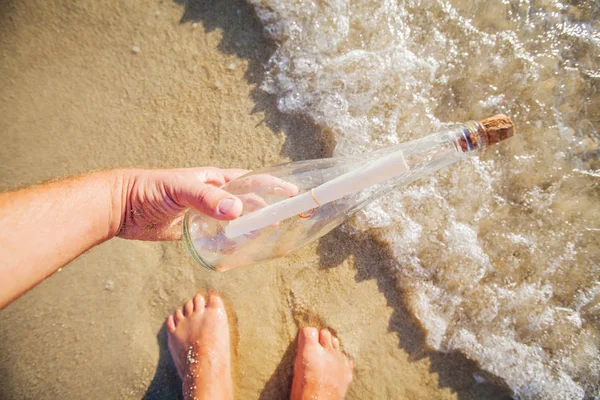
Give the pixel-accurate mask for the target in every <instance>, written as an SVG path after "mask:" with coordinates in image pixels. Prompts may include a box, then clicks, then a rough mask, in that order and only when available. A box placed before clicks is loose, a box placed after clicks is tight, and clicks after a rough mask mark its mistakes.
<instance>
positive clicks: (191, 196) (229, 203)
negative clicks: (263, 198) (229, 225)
mask: <svg viewBox="0 0 600 400" xmlns="http://www.w3.org/2000/svg"><path fill="white" fill-rule="evenodd" d="M176 191H177V196H176V198H177V199H178V200H179V202H180V203H181V204H182V205H185V206H187V207H191V208H194V209H196V210H198V211H200V212H201V213H203V214H206V215H208V216H209V217H213V218H215V219H219V220H225V221H228V220H232V219H235V218H237V217H239V216H240V214H241V213H242V208H243V206H242V201H241V200H240V199H238V198H237V197H235V196H234V195H232V194H231V193H229V192H226V191H224V190H223V189H219V188H218V187H216V186H212V185H207V184H205V183H198V181H196V182H195V184H194V185H193V186H190V185H187V184H185V183H182V186H180V187H178V188H177V189H176Z"/></svg>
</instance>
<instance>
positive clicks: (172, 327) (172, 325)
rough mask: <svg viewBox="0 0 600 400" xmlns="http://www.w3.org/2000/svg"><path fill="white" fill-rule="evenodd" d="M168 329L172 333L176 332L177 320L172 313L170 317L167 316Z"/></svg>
mask: <svg viewBox="0 0 600 400" xmlns="http://www.w3.org/2000/svg"><path fill="white" fill-rule="evenodd" d="M167 329H168V330H169V332H171V333H173V332H175V320H174V319H173V316H172V315H169V318H167Z"/></svg>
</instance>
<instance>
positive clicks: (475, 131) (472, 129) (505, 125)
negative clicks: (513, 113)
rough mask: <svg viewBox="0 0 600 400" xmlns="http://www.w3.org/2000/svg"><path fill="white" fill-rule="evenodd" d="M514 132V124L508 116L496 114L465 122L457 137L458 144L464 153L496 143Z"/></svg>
mask: <svg viewBox="0 0 600 400" xmlns="http://www.w3.org/2000/svg"><path fill="white" fill-rule="evenodd" d="M514 133H515V125H514V124H513V122H512V121H511V120H510V118H508V117H507V116H506V115H502V114H498V115H494V116H493V117H489V118H486V119H484V120H481V121H479V122H477V121H469V122H467V123H466V124H465V128H464V129H463V130H462V132H461V135H460V137H459V138H458V145H459V146H460V148H461V150H462V151H463V152H465V153H466V152H469V151H475V150H477V149H481V148H483V147H488V146H491V145H493V144H496V143H498V142H500V141H502V140H505V139H508V138H509V137H511V136H512V135H514Z"/></svg>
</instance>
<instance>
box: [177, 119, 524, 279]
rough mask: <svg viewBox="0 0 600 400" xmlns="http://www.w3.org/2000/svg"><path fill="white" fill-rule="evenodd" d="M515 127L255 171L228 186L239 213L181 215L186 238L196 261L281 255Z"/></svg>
mask: <svg viewBox="0 0 600 400" xmlns="http://www.w3.org/2000/svg"><path fill="white" fill-rule="evenodd" d="M513 133H514V125H513V123H512V121H511V120H510V119H509V118H508V117H506V116H504V115H497V116H494V117H490V118H487V119H485V120H483V121H479V122H478V121H469V122H466V123H464V124H460V125H458V126H456V127H455V128H453V129H449V130H446V131H443V132H439V133H436V134H432V135H429V136H425V137H423V138H421V139H418V140H414V141H410V142H406V143H403V144H400V145H397V146H392V147H388V148H384V149H382V150H379V151H375V152H372V153H368V154H360V155H354V156H348V157H337V158H329V159H320V160H309V161H297V162H290V163H286V164H281V165H276V166H272V167H268V168H264V169H260V170H256V171H252V172H250V173H248V174H246V175H244V176H241V177H239V178H237V179H235V180H233V181H231V182H229V183H227V184H225V185H224V186H223V187H222V189H224V190H226V191H228V192H230V193H232V194H234V195H236V196H237V197H239V198H240V199H241V200H242V203H243V205H244V206H243V211H242V214H241V216H240V217H239V218H237V219H236V220H233V221H217V220H215V219H212V218H210V217H208V216H206V215H204V214H201V213H200V212H198V211H196V210H192V209H190V210H188V211H187V213H186V215H185V217H184V220H183V241H184V243H185V246H186V248H187V249H188V251H189V252H190V253H191V254H192V256H193V257H194V259H195V260H196V261H198V262H199V263H200V264H202V265H203V266H205V267H207V268H209V269H211V270H216V271H226V270H229V269H232V268H236V267H240V266H244V265H250V264H254V263H257V262H260V261H265V260H269V259H273V258H276V257H282V256H285V255H286V254H289V253H290V252H292V251H294V250H296V249H297V248H299V247H301V246H304V245H306V244H308V243H310V242H312V241H314V240H316V239H318V238H320V237H321V236H323V235H325V234H326V233H327V232H329V231H331V230H332V229H333V228H335V227H336V226H338V225H340V224H341V223H342V222H344V221H345V220H346V219H348V218H349V217H350V216H352V215H353V214H355V213H356V212H357V211H359V210H360V209H362V208H363V207H365V206H366V205H367V204H368V203H370V202H372V201H374V200H375V199H377V198H378V197H380V196H381V195H383V194H384V193H386V192H388V191H390V190H392V189H394V188H397V187H400V186H404V185H407V184H409V183H411V182H413V181H415V180H417V179H419V178H421V177H423V176H426V175H429V174H431V173H432V172H434V171H436V170H438V169H440V168H444V167H447V166H449V165H451V164H454V163H456V162H458V161H460V160H462V159H463V158H465V157H466V156H467V155H468V154H469V153H471V152H473V151H476V150H478V149H481V148H485V147H488V146H490V145H492V144H495V143H497V142H499V141H502V140H504V139H507V138H509V137H511V136H512V135H513Z"/></svg>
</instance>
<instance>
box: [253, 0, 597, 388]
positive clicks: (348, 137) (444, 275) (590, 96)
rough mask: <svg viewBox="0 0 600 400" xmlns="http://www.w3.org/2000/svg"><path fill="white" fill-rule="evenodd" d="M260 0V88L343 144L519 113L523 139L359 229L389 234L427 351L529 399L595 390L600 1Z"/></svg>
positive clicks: (388, 201) (427, 185)
mask: <svg viewBox="0 0 600 400" xmlns="http://www.w3.org/2000/svg"><path fill="white" fill-rule="evenodd" d="M250 2H251V3H252V4H254V5H255V7H256V10H257V15H258V17H259V18H260V19H261V21H262V22H263V24H264V26H265V31H266V33H267V34H268V35H269V36H270V37H271V38H272V39H274V40H275V41H276V42H277V43H278V49H277V51H276V52H275V53H274V54H273V56H272V57H271V59H270V61H269V63H268V65H267V70H266V78H265V80H264V82H263V83H262V88H263V89H264V90H266V91H267V92H269V93H271V94H273V95H275V96H276V97H277V99H278V106H279V108H280V109H281V111H283V112H287V113H300V114H304V115H308V116H309V117H311V118H312V119H313V120H314V121H315V122H316V123H317V124H319V125H321V126H323V127H327V128H328V129H329V130H331V131H332V132H333V133H334V136H335V139H336V147H335V150H334V155H346V154H357V153H361V152H365V151H370V150H373V149H376V148H380V147H382V146H386V145H391V144H396V143H399V142H402V141H406V140H411V139H415V138H418V137H421V136H423V135H424V134H427V133H431V132H433V131H436V130H438V129H440V128H442V127H443V126H444V124H445V123H446V122H448V121H452V120H465V119H470V118H474V119H479V118H483V117H486V116H489V115H492V114H495V113H498V112H505V113H507V114H509V115H511V116H512V117H513V119H514V120H515V122H516V124H517V131H518V133H519V136H518V137H517V138H515V139H512V140H511V141H510V142H508V143H503V144H501V145H499V146H497V147H496V148H495V149H490V150H489V151H487V152H486V153H485V154H484V155H482V156H481V157H478V158H474V159H472V160H471V161H469V162H465V163H463V164H461V165H459V166H456V167H452V168H450V169H448V170H446V171H441V172H440V173H438V174H437V175H435V176H434V177H432V178H430V179H428V180H425V181H422V182H418V183H416V184H414V185H412V186H410V187H407V188H403V189H401V190H398V191H396V192H394V193H391V194H389V195H388V196H386V197H385V198H384V199H381V200H380V201H378V202H376V203H375V204H373V205H372V206H371V207H369V208H367V209H366V210H365V211H364V212H363V213H362V214H361V215H359V216H358V218H357V219H356V223H355V229H359V230H367V229H371V228H377V229H376V233H377V234H378V235H379V237H380V238H381V239H382V240H384V241H385V242H387V243H388V244H389V246H390V250H391V252H392V254H393V255H394V257H395V259H396V271H395V273H397V274H398V275H399V276H400V277H401V279H398V282H399V284H400V285H401V286H402V289H403V291H404V292H406V293H408V295H407V296H408V302H409V304H408V306H409V308H410V310H411V311H412V312H413V313H414V315H415V316H416V317H417V318H418V319H419V320H420V321H421V323H422V325H423V326H424V327H425V330H426V333H427V343H428V344H429V345H430V346H432V347H433V348H435V349H438V350H441V351H453V350H458V351H461V352H463V353H464V354H465V355H466V356H467V357H469V358H472V359H473V360H476V361H477V362H478V363H479V364H480V365H481V366H482V368H484V369H485V370H487V371H489V372H491V373H493V374H496V375H498V376H500V377H502V378H503V379H504V380H505V381H506V382H507V384H508V385H509V386H510V387H511V388H512V389H513V390H514V392H515V394H516V395H517V396H519V397H521V398H541V399H581V398H583V397H584V396H586V393H587V395H588V396H594V394H595V393H596V394H597V393H598V390H599V389H600V388H599V384H598V379H597V376H598V373H599V372H600V358H599V351H598V342H597V337H598V336H599V335H600V327H599V326H598V322H597V315H598V312H600V301H599V300H598V299H600V284H598V278H599V277H600V266H599V265H598V262H597V260H598V259H600V249H599V248H598V247H600V246H598V245H597V240H595V239H594V235H596V234H597V230H598V229H600V202H599V201H598V198H597V194H595V193H597V190H596V191H595V192H594V190H593V188H594V185H596V182H597V176H598V170H599V168H600V164H599V162H598V143H600V140H599V139H600V138H599V137H598V130H599V128H600V127H598V126H597V122H595V124H596V125H594V123H592V122H590V121H598V120H600V110H599V109H600V107H597V105H598V104H600V97H599V96H600V94H598V93H597V91H595V89H594V87H597V82H596V83H595V81H594V79H597V78H595V77H597V76H600V73H598V65H600V51H598V49H599V45H598V43H599V41H598V38H600V33H599V32H600V30H599V29H598V27H597V24H595V25H594V23H593V21H592V20H591V18H592V16H593V15H596V14H594V13H598V12H599V10H598V5H597V4H591V3H589V4H588V5H587V6H585V7H583V6H582V7H581V8H577V6H575V5H569V6H566V5H562V4H561V3H560V2H544V3H543V4H542V5H540V4H537V3H536V6H535V7H534V6H533V5H531V4H530V2H527V1H525V2H519V3H514V2H511V3H510V4H508V3H509V2H505V1H501V0H496V1H484V0H477V1H470V0H469V1H467V0H452V1H445V0H437V1H434V0H431V1H425V2H418V3H414V2H411V1H408V0H407V1H402V0H400V1H392V0H383V1H381V0H360V1H352V2H351V1H349V0H328V1H323V0H294V1H291V0H277V1H275V0H250ZM586 7H587V8H586ZM586 18H587V19H586ZM594 85H596V86H594ZM594 104H595V105H596V106H594ZM574 168H575V169H574ZM572 170H573V173H571V171H572Z"/></svg>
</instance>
